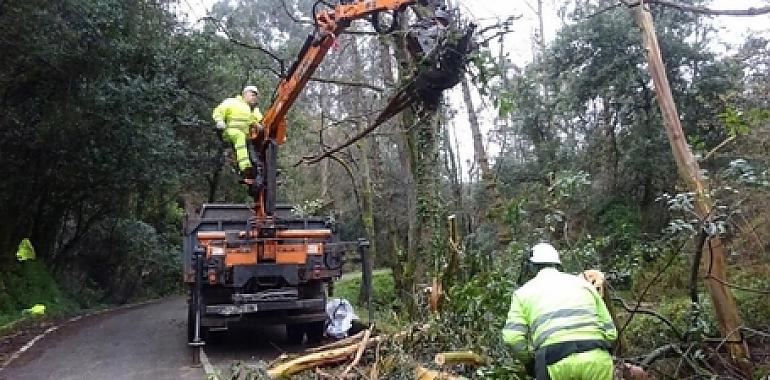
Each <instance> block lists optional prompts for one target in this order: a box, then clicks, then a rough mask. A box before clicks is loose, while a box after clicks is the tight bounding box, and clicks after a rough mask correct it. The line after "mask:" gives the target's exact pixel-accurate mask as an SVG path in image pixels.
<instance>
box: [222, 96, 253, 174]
mask: <svg viewBox="0 0 770 380" xmlns="http://www.w3.org/2000/svg"><path fill="white" fill-rule="evenodd" d="M258 98H259V91H258V90H257V87H256V86H246V87H244V88H243V92H242V93H241V95H239V96H237V97H234V98H227V99H225V100H224V101H223V102H222V103H220V104H219V105H218V106H217V107H216V108H214V112H213V113H212V115H211V116H212V117H213V118H214V122H215V123H216V127H217V130H218V131H221V132H222V138H223V139H224V140H225V141H228V142H230V143H231V144H233V149H235V159H236V161H237V163H238V170H240V172H241V175H242V176H243V177H244V178H254V169H253V168H252V165H251V161H250V160H249V150H248V148H247V146H246V141H247V138H248V136H249V127H250V126H252V125H257V126H258V127H260V126H261V125H260V124H259V122H260V121H262V113H261V112H259V108H257V100H258Z"/></svg>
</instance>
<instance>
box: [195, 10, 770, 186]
mask: <svg viewBox="0 0 770 380" xmlns="http://www.w3.org/2000/svg"><path fill="white" fill-rule="evenodd" d="M254 1H256V2H258V1H259V0H254ZM450 2H451V3H453V4H458V3H459V8H460V11H461V13H462V14H463V15H466V16H471V17H472V18H474V19H476V20H477V22H478V24H479V25H480V26H482V27H483V26H484V25H489V24H494V23H496V22H497V21H498V20H502V19H505V18H507V17H508V16H521V19H519V20H516V21H515V22H514V33H511V34H509V35H508V36H507V37H506V39H505V42H504V43H505V48H506V51H507V52H508V53H509V55H510V57H511V59H512V60H513V63H514V64H516V65H518V66H524V65H526V64H527V63H528V62H530V61H531V60H532V48H531V46H532V38H533V37H532V36H533V35H534V33H535V32H536V31H537V28H538V21H537V15H536V10H537V0H451V1H450ZM543 2H544V4H543V6H544V14H545V18H544V24H545V38H546V41H550V40H552V39H553V37H554V35H555V33H556V31H557V30H558V28H559V25H560V23H561V21H560V20H559V19H558V16H557V14H556V8H557V7H558V5H559V4H560V3H561V1H559V0H543ZM214 3H215V0H182V1H181V2H180V8H181V11H182V12H188V13H189V16H190V18H191V19H198V18H200V17H203V16H204V15H206V14H207V13H208V12H207V9H211V6H212V4H214ZM769 4H770V0H712V1H711V4H709V5H708V7H710V8H712V9H748V8H750V7H761V6H767V5H769ZM712 20H714V21H713V22H714V23H715V25H716V26H717V27H718V29H719V34H718V36H717V39H718V40H720V41H721V42H723V43H726V44H731V45H737V44H740V43H741V42H742V41H743V37H745V36H746V35H747V34H748V32H749V31H757V32H763V34H765V35H770V15H762V16H753V17H729V16H719V17H714V18H712ZM715 49H716V50H718V51H725V49H726V47H725V46H724V45H719V46H715ZM459 87H460V86H457V87H456V88H455V89H453V90H452V92H451V93H450V95H449V98H450V101H451V102H452V103H453V104H454V108H456V109H457V110H458V111H459V113H458V114H457V115H456V116H455V118H454V120H453V123H452V124H453V125H452V130H453V132H454V133H455V134H456V135H457V138H456V141H458V142H459V145H460V146H459V148H458V152H459V155H460V157H461V158H462V161H461V162H462V165H463V172H465V171H466V170H467V168H466V160H472V159H473V143H472V139H471V133H470V128H469V126H468V116H467V113H466V110H465V105H463V104H460V102H461V101H462V95H461V92H460V90H459ZM475 106H476V108H477V110H478V109H479V108H480V107H481V106H482V104H481V102H480V99H478V98H476V99H475ZM494 114H495V112H494V110H490V109H487V110H482V112H480V113H479V116H480V122H481V124H482V130H483V132H484V133H486V132H487V131H488V130H489V129H490V128H491V127H492V123H493V121H494V120H493V119H494ZM487 150H488V151H487V153H488V154H491V155H494V153H495V152H489V149H487ZM465 174H467V173H464V175H465Z"/></svg>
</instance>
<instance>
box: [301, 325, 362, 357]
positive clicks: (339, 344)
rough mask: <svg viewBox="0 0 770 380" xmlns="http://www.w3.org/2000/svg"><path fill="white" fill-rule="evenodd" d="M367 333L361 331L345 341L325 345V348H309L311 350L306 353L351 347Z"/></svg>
mask: <svg viewBox="0 0 770 380" xmlns="http://www.w3.org/2000/svg"><path fill="white" fill-rule="evenodd" d="M365 332H366V330H364V331H360V332H358V333H357V334H355V335H351V336H349V337H347V338H345V339H342V340H338V341H336V342H332V343H329V344H325V345H323V346H319V347H313V348H309V349H307V350H305V352H319V351H326V350H330V349H332V348H339V347H345V346H349V345H351V344H353V343H355V342H357V341H358V340H359V339H361V337H363V336H364V333H365Z"/></svg>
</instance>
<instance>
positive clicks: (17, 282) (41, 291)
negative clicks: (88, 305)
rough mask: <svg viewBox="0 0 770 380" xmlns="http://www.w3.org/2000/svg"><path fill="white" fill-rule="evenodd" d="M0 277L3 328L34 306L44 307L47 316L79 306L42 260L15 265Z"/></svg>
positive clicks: (0, 322) (0, 323) (0, 318)
mask: <svg viewBox="0 0 770 380" xmlns="http://www.w3.org/2000/svg"><path fill="white" fill-rule="evenodd" d="M0 278H1V279H0V325H2V324H5V323H7V322H9V321H11V320H13V319H17V318H19V317H20V316H21V311H22V310H23V309H26V308H29V307H31V306H32V305H35V304H43V305H45V306H46V314H47V315H58V314H65V313H68V312H70V311H72V310H75V309H76V307H77V305H76V304H75V303H74V302H73V301H72V300H71V299H69V298H68V297H67V296H66V295H65V293H64V292H62V291H61V289H60V288H59V285H58V284H57V283H56V281H55V280H54V279H53V277H52V276H51V274H50V273H49V272H48V269H47V268H46V267H45V265H44V264H43V263H41V262H40V261H25V262H23V263H18V262H14V263H13V264H11V265H10V266H9V268H7V269H5V270H4V271H3V272H0Z"/></svg>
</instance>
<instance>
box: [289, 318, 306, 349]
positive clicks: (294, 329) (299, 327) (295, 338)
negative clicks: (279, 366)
mask: <svg viewBox="0 0 770 380" xmlns="http://www.w3.org/2000/svg"><path fill="white" fill-rule="evenodd" d="M304 339H305V326H304V325H303V324H301V323H296V324H291V325H288V324H287V325H286V341H287V342H288V343H291V344H302V342H303V341H304Z"/></svg>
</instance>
